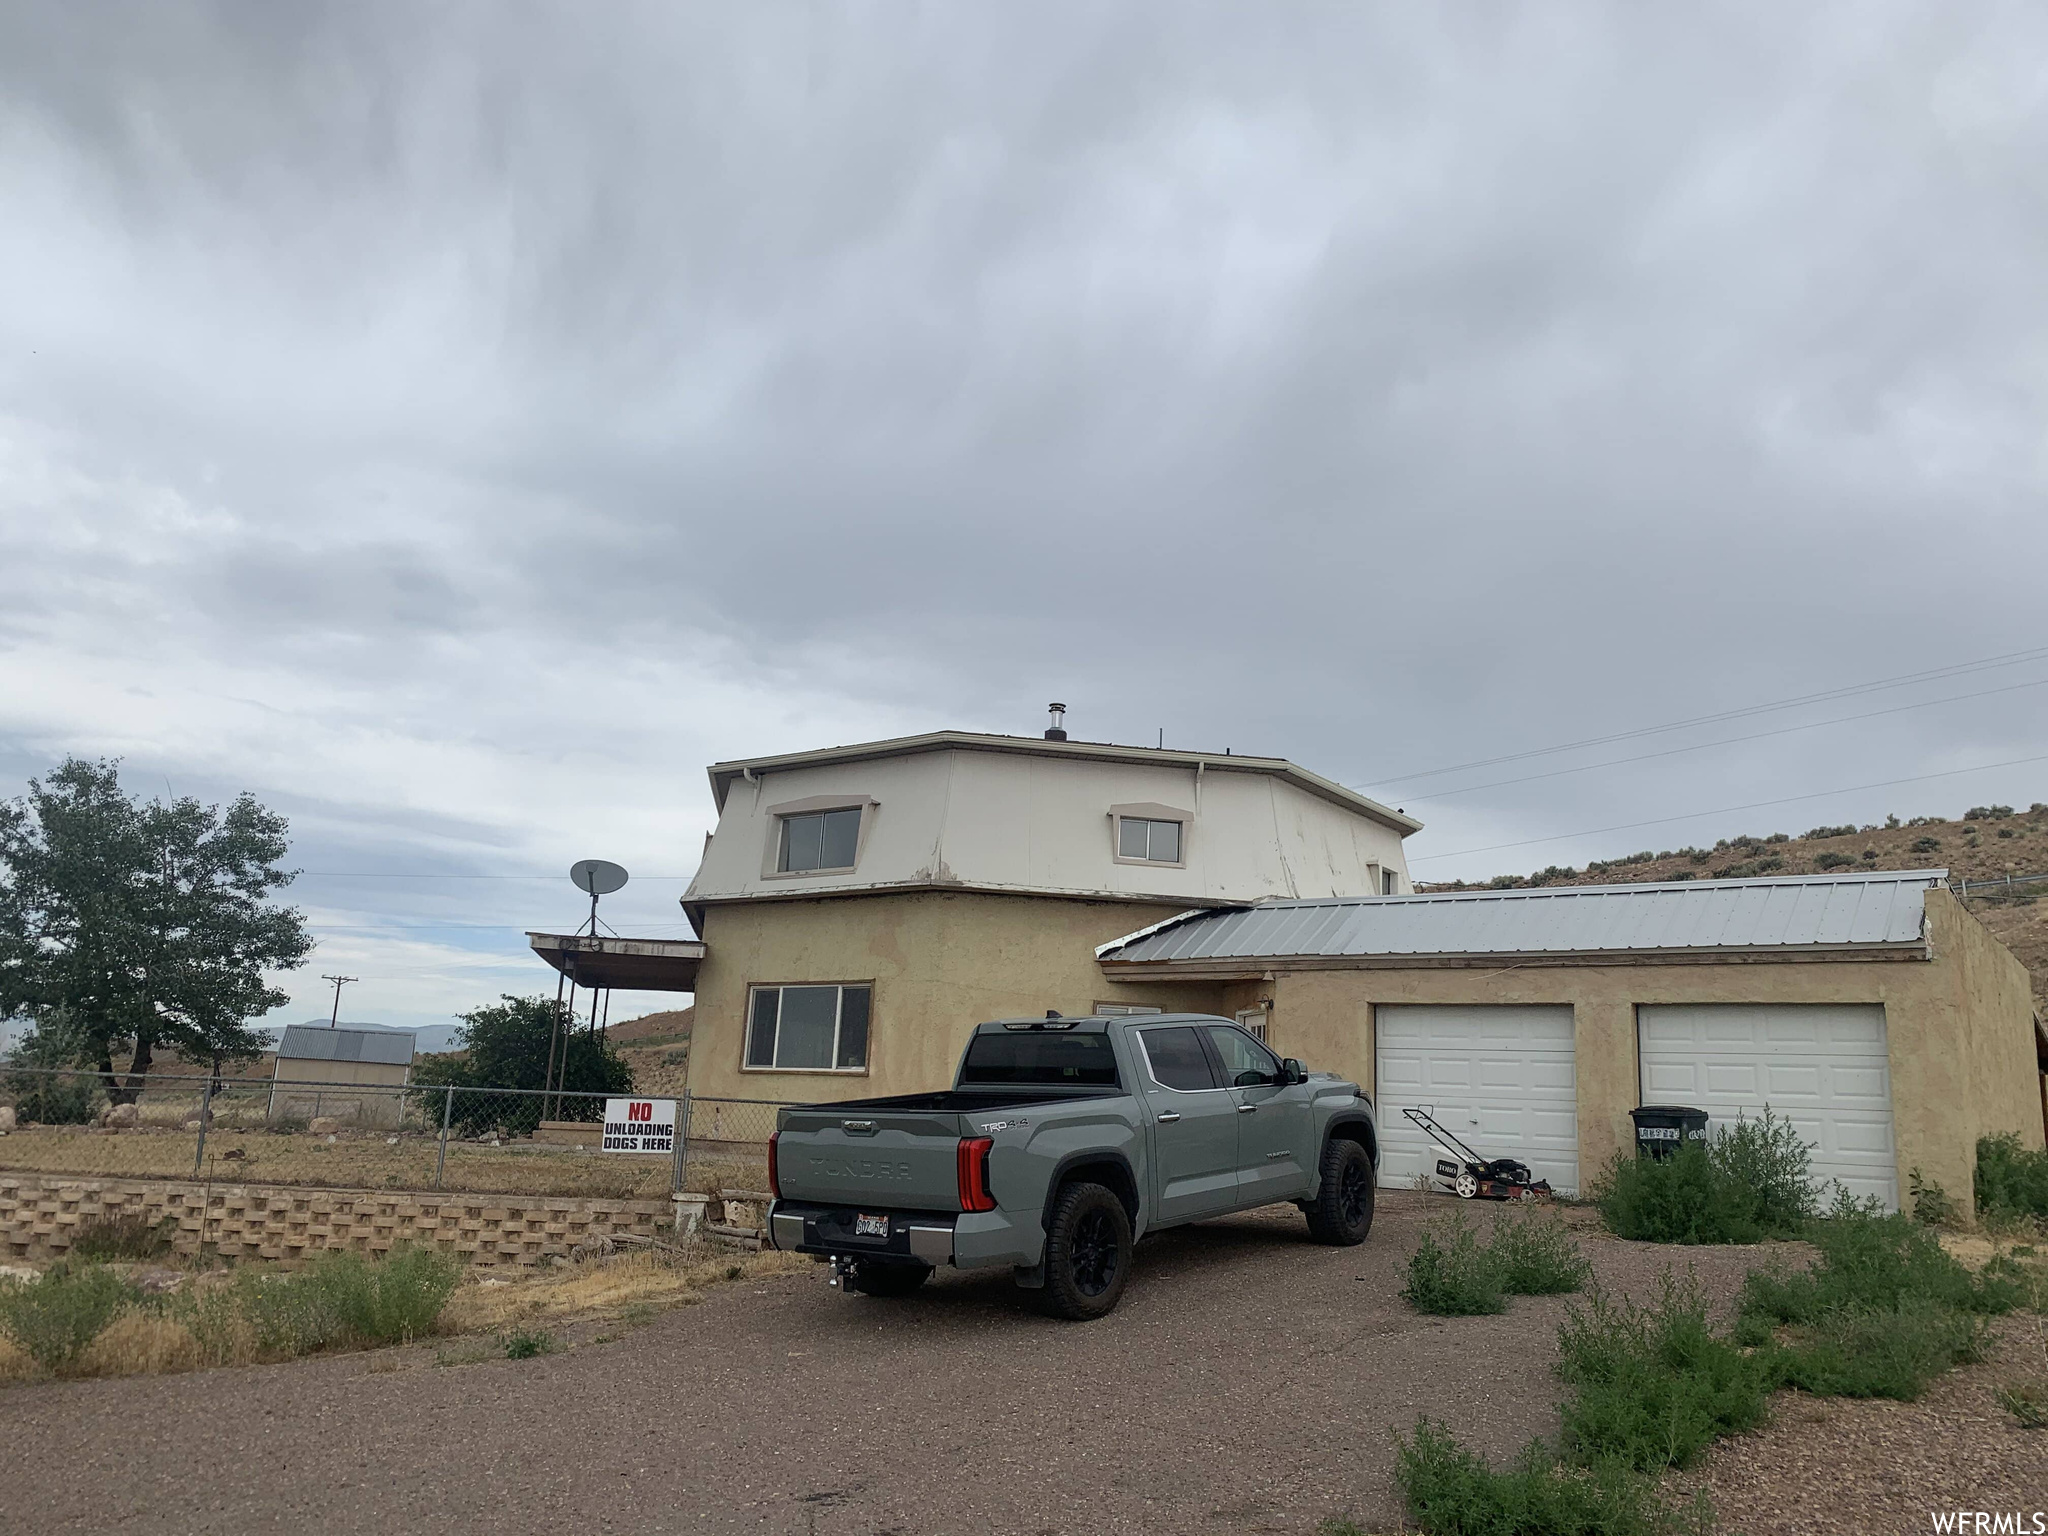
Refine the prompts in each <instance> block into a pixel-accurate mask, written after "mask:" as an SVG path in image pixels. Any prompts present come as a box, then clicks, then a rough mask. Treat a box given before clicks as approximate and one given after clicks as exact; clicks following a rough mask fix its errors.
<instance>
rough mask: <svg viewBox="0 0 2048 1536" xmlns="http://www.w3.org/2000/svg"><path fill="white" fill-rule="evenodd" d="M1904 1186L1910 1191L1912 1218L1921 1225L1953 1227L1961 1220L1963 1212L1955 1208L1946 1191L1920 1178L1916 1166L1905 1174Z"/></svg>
mask: <svg viewBox="0 0 2048 1536" xmlns="http://www.w3.org/2000/svg"><path fill="white" fill-rule="evenodd" d="M1906 1187H1907V1188H1908V1190H1910V1191H1911V1193H1912V1199H1913V1219H1914V1220H1915V1221H1917V1222H1919V1223H1920V1225H1921V1226H1923V1227H1953V1226H1955V1225H1957V1224H1958V1223H1960V1222H1961V1220H1962V1215H1963V1213H1962V1212H1961V1211H1959V1210H1957V1209H1956V1203H1955V1201H1953V1200H1951V1199H1950V1198H1949V1196H1948V1191H1947V1190H1945V1189H1943V1188H1942V1187H1941V1186H1940V1185H1939V1184H1936V1183H1933V1182H1931V1181H1929V1180H1926V1179H1923V1178H1921V1177H1920V1170H1919V1169H1918V1168H1915V1169H1914V1170H1913V1171H1912V1172H1911V1173H1910V1174H1908V1175H1907V1178H1906Z"/></svg>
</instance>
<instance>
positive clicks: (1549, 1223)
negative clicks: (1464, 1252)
mask: <svg viewBox="0 0 2048 1536" xmlns="http://www.w3.org/2000/svg"><path fill="white" fill-rule="evenodd" d="M1487 1255H1488V1257H1490V1258H1491V1259H1492V1260H1493V1265H1494V1271H1495V1273H1496V1274H1498V1275H1499V1277H1500V1287H1501V1289H1502V1290H1504V1291H1506V1292H1507V1293H1508V1294H1509V1295H1511V1296H1562V1295H1564V1294H1566V1293H1567V1292H1569V1291H1576V1290H1579V1289H1580V1288H1582V1287H1583V1286H1584V1285H1585V1283H1586V1281H1587V1279H1588V1278H1590V1277H1591V1275H1592V1273H1593V1266H1592V1263H1591V1262H1590V1261H1589V1260H1588V1259H1587V1258H1586V1256H1585V1254H1583V1253H1581V1252H1580V1251H1579V1245H1578V1244H1577V1243H1575V1242H1573V1241H1572V1235H1571V1232H1570V1230H1569V1229H1568V1228H1566V1226H1565V1224H1564V1223H1563V1222H1562V1221H1559V1220H1558V1219H1557V1218H1556V1217H1555V1216H1538V1215H1536V1214H1535V1213H1534V1212H1528V1213H1525V1214H1522V1215H1515V1216H1503V1217H1502V1218H1501V1219H1500V1220H1499V1221H1498V1222H1496V1223H1495V1224H1494V1228H1493V1241H1492V1242H1490V1243H1489V1244H1487Z"/></svg>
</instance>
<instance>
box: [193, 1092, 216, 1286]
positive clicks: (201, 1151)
mask: <svg viewBox="0 0 2048 1536" xmlns="http://www.w3.org/2000/svg"><path fill="white" fill-rule="evenodd" d="M212 1118H213V1074H212V1073H208V1074H207V1078H206V1087H205V1088H204V1089H203V1090H201V1092H200V1095H199V1144H198V1145H197V1146H195V1147H194V1148H193V1149H192V1177H193V1178H195V1179H196V1178H198V1177H199V1169H200V1167H201V1165H203V1164H204V1163H205V1161H206V1122H207V1121H209V1120H211V1119H212ZM199 1239H200V1246H202V1247H204V1246H205V1242H206V1226H205V1218H204V1217H203V1216H202V1217H201V1220H200V1228H199Z"/></svg>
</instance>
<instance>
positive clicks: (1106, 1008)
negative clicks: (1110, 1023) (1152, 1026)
mask: <svg viewBox="0 0 2048 1536" xmlns="http://www.w3.org/2000/svg"><path fill="white" fill-rule="evenodd" d="M1164 1012H1166V1010H1165V1009H1164V1008H1149V1007H1147V1006H1146V1005H1145V1004H1143V1003H1097V1004H1096V1005H1095V1014H1096V1017H1097V1018H1103V1019H1123V1018H1129V1017H1131V1016H1132V1015H1134V1014H1140V1013H1164Z"/></svg>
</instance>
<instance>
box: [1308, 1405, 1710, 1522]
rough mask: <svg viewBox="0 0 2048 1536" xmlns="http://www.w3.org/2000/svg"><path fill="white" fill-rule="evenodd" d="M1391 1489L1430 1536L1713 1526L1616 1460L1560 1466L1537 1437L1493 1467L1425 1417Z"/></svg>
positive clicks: (1404, 1449) (1398, 1461) (1400, 1458)
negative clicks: (1507, 1462) (1506, 1464)
mask: <svg viewBox="0 0 2048 1536" xmlns="http://www.w3.org/2000/svg"><path fill="white" fill-rule="evenodd" d="M1394 1487H1395V1489H1396V1491H1397V1492H1398V1493H1399V1494H1400V1496H1401V1501H1402V1503H1403V1505H1404V1506H1405V1507H1406V1511H1407V1517H1408V1519H1409V1520H1410V1521H1412V1522H1413V1523H1414V1524H1415V1525H1417V1526H1419V1527H1420V1528H1421V1529H1422V1530H1425V1531H1428V1532H1431V1533H1432V1536H1659V1533H1664V1532H1677V1531H1681V1530H1692V1531H1704V1530H1706V1529H1708V1528H1709V1526H1710V1523H1711V1522H1710V1517H1709V1516H1708V1514H1707V1511H1706V1509H1705V1506H1704V1505H1703V1504H1695V1505H1694V1506H1692V1508H1691V1509H1690V1510H1681V1509H1675V1508H1673V1507H1672V1506H1670V1505H1668V1504H1667V1503H1666V1502H1665V1501H1664V1499H1663V1498H1662V1497H1661V1496H1660V1495H1659V1493H1658V1491H1657V1488H1656V1485H1655V1484H1654V1483H1653V1482H1651V1480H1650V1479H1648V1478H1646V1477H1643V1476H1641V1475H1640V1474H1637V1473H1634V1472H1631V1471H1630V1470H1629V1469H1628V1468H1627V1467H1625V1466H1622V1465H1621V1464H1619V1463H1617V1462H1603V1463H1600V1464H1599V1465H1597V1466H1594V1467H1590V1468H1584V1467H1569V1466H1561V1465H1559V1464H1558V1463H1557V1461H1556V1460H1555V1458H1553V1457H1552V1456H1551V1455H1550V1454H1549V1453H1548V1452H1546V1451H1545V1450H1544V1448H1543V1446H1542V1444H1541V1443H1540V1442H1532V1443H1531V1444H1530V1445H1529V1447H1528V1448H1527V1449H1526V1450H1524V1451H1523V1452H1522V1454H1521V1456H1520V1457H1519V1458H1517V1460H1516V1461H1515V1463H1514V1465H1513V1466H1511V1467H1510V1468H1509V1469H1508V1470H1507V1471H1505V1472H1495V1471H1492V1470H1490V1469H1489V1468H1488V1467H1487V1465H1486V1462H1485V1460H1484V1459H1483V1458H1481V1457H1480V1456H1478V1455H1477V1454H1475V1453H1474V1452H1471V1451H1468V1450H1465V1449H1464V1448H1463V1447H1462V1446H1460V1445H1459V1444H1458V1442H1457V1441H1456V1440H1455V1439H1453V1438H1452V1436H1451V1433H1450V1431H1449V1430H1448V1429H1446V1428H1444V1427H1443V1426H1441V1425H1437V1424H1432V1423H1431V1422H1430V1421H1429V1420H1428V1419H1423V1420H1420V1421H1419V1422H1417V1424H1416V1426H1415V1434H1414V1437H1413V1438H1412V1439H1410V1440H1406V1441H1403V1442H1401V1443H1400V1445H1399V1447H1398V1450H1397V1452H1396V1458H1395V1464H1394ZM1343 1529H1344V1528H1343V1527H1341V1526H1340V1527H1337V1528H1336V1530H1334V1531H1330V1532H1328V1533H1326V1536H1339V1533H1341V1532H1343ZM1355 1529H1356V1528H1355V1527H1354V1528H1353V1530H1354V1531H1355Z"/></svg>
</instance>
